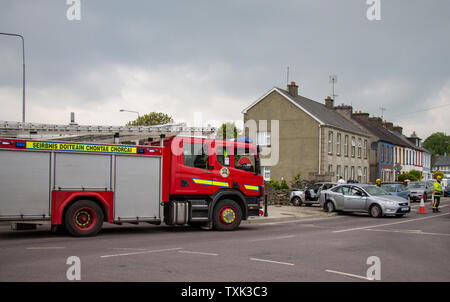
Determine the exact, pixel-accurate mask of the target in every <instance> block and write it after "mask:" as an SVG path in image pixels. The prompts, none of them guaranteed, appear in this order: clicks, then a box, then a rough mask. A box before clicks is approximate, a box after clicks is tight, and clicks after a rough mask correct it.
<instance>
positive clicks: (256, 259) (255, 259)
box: [250, 258, 295, 266]
mask: <svg viewBox="0 0 450 302" xmlns="http://www.w3.org/2000/svg"><path fill="white" fill-rule="evenodd" d="M250 260H253V261H261V262H269V263H275V264H282V265H291V266H293V265H295V264H294V263H287V262H279V261H273V260H266V259H258V258H250Z"/></svg>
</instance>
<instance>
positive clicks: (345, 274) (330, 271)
mask: <svg viewBox="0 0 450 302" xmlns="http://www.w3.org/2000/svg"><path fill="white" fill-rule="evenodd" d="M325 271H326V272H328V273H333V274H338V275H344V276H348V277H354V278H359V279H364V280H370V279H369V278H367V277H363V276H358V275H354V274H349V273H343V272H338V271H332V270H329V269H326V270H325Z"/></svg>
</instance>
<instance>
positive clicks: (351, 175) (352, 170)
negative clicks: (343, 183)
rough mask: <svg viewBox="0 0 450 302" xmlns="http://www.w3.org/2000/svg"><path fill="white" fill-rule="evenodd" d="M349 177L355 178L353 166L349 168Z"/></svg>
mask: <svg viewBox="0 0 450 302" xmlns="http://www.w3.org/2000/svg"><path fill="white" fill-rule="evenodd" d="M350 178H351V179H352V180H354V179H355V167H351V168H350Z"/></svg>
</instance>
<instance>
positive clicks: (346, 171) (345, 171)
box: [344, 166, 348, 180]
mask: <svg viewBox="0 0 450 302" xmlns="http://www.w3.org/2000/svg"><path fill="white" fill-rule="evenodd" d="M344 179H345V180H347V179H348V167H347V166H345V167H344Z"/></svg>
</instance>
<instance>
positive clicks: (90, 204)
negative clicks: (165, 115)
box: [0, 136, 264, 236]
mask: <svg viewBox="0 0 450 302" xmlns="http://www.w3.org/2000/svg"><path fill="white" fill-rule="evenodd" d="M259 170H260V159H259V152H258V146H256V145H253V144H249V143H246V142H237V141H225V140H214V139H206V138H195V137H180V136H174V137H169V138H164V137H162V138H161V140H160V141H157V142H153V143H152V144H150V145H142V146H134V145H117V144H115V145H107V144H95V143H78V142H77V143H74V142H56V141H37V140H20V139H0V191H1V194H0V221H10V222H15V223H31V224H33V223H35V224H42V223H47V224H51V225H52V229H56V227H57V226H63V227H64V229H65V230H66V231H67V232H68V233H70V234H71V235H73V236H93V235H95V234H97V233H98V232H99V231H100V229H101V227H102V225H103V222H108V223H114V224H122V223H134V224H135V223H139V222H146V223H151V224H160V223H161V222H164V223H165V224H167V225H185V224H189V225H199V226H203V227H206V228H214V229H216V230H221V231H228V230H235V229H236V228H238V227H239V225H240V223H241V221H242V220H246V219H248V217H250V216H259V215H261V214H262V210H261V209H262V206H261V202H262V199H263V198H262V197H263V195H264V186H263V177H262V175H260V173H259Z"/></svg>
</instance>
